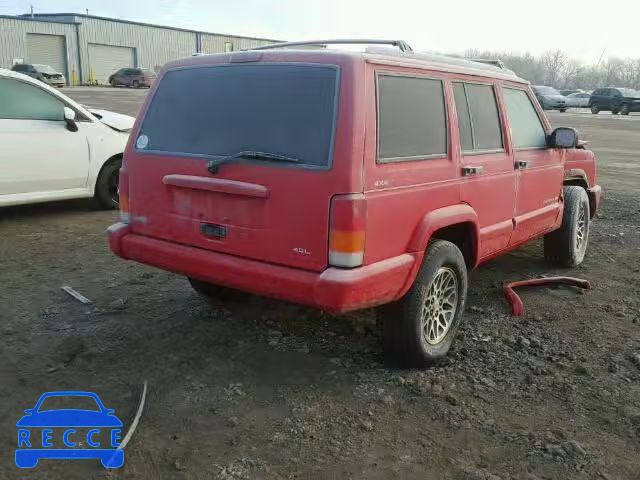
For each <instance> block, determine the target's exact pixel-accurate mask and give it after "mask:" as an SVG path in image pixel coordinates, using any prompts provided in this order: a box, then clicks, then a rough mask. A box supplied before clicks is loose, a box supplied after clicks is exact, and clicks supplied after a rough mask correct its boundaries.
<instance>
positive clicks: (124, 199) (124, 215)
mask: <svg viewBox="0 0 640 480" xmlns="http://www.w3.org/2000/svg"><path fill="white" fill-rule="evenodd" d="M118 204H119V206H120V221H121V222H124V223H129V221H130V219H131V217H130V215H129V175H128V174H127V171H126V170H125V169H124V166H123V167H121V168H120V178H119V179H118Z"/></svg>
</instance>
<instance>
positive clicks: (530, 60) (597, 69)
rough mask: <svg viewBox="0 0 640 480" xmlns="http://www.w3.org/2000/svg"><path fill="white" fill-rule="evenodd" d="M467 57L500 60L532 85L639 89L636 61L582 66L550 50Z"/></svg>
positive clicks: (470, 54) (475, 51) (639, 65)
mask: <svg viewBox="0 0 640 480" xmlns="http://www.w3.org/2000/svg"><path fill="white" fill-rule="evenodd" d="M464 56H465V57H467V58H488V59H500V60H502V61H503V62H504V63H505V65H506V66H507V67H508V68H510V69H511V70H513V71H514V72H516V73H517V74H518V75H519V76H521V77H523V78H526V79H527V80H529V81H530V82H531V83H533V84H544V85H550V86H553V87H556V88H559V89H570V88H582V89H589V90H590V89H594V88H597V87H603V86H616V87H628V88H635V89H640V58H636V59H619V58H610V59H608V60H605V61H603V62H600V63H599V64H598V65H585V64H584V63H582V62H580V61H578V60H576V59H573V58H570V57H569V56H568V55H567V54H566V53H565V52H563V51H562V50H550V51H547V52H545V53H543V54H542V55H539V56H534V55H532V54H531V53H523V54H520V53H510V52H492V51H482V50H478V49H475V48H474V49H468V50H467V51H465V52H464Z"/></svg>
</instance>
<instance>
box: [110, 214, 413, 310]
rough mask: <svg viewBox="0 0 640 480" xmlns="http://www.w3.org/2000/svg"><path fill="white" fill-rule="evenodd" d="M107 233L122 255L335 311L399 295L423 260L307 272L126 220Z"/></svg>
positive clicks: (395, 259) (408, 256) (408, 257)
mask: <svg viewBox="0 0 640 480" xmlns="http://www.w3.org/2000/svg"><path fill="white" fill-rule="evenodd" d="M107 236H108V240H109V247H110V248H111V250H112V251H113V252H114V253H115V254H116V255H118V256H120V257H122V258H125V259H128V260H136V261H138V262H141V263H145V264H147V265H152V266H154V267H158V268H162V269H164V270H169V271H171V272H175V273H179V274H182V275H186V276H188V277H194V278H197V279H199V280H203V281H206V282H211V283H214V284H218V285H224V286H227V287H231V288H236V289H238V290H243V291H248V292H252V293H256V294H259V295H264V296H268V297H274V298H279V299H282V300H287V301H290V302H293V303H299V304H303V305H309V306H312V307H316V308H321V309H323V310H328V311H331V312H336V313H339V312H347V311H350V310H358V309H361V308H368V307H373V306H376V305H381V304H384V303H388V302H390V301H393V300H396V299H398V298H400V297H401V296H402V295H404V293H405V292H406V291H407V290H408V288H409V286H410V285H411V282H412V280H413V277H414V276H415V273H416V268H415V267H416V265H419V264H420V262H421V260H422V259H421V258H418V257H419V256H420V254H418V253H415V254H409V253H405V254H403V255H400V256H398V257H393V258H389V259H386V260H383V261H381V262H377V263H373V264H371V265H366V266H364V267H359V268H354V269H349V270H347V269H341V268H327V269H326V270H324V271H323V272H310V271H307V270H300V269H297V268H290V267H284V266H280V265H273V264H270V263H265V262H260V261H256V260H250V259H246V258H242V257H236V256H233V255H227V254H224V253H219V252H212V251H209V250H204V249H201V248H196V247H190V246H187V245H181V244H177V243H173V242H168V241H165V240H159V239H157V238H151V237H146V236H143V235H137V234H135V233H132V232H131V231H130V229H129V226H128V225H127V224H124V223H116V224H114V225H112V226H111V227H109V229H108V230H107Z"/></svg>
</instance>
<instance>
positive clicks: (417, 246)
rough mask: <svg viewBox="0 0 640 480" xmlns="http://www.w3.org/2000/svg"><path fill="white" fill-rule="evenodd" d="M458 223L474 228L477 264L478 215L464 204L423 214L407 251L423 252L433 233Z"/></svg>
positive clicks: (470, 266) (472, 266)
mask: <svg viewBox="0 0 640 480" xmlns="http://www.w3.org/2000/svg"><path fill="white" fill-rule="evenodd" d="M458 223H471V224H472V225H473V226H474V229H475V236H476V237H475V240H476V242H475V249H476V251H475V258H476V262H475V263H476V264H477V258H478V255H477V254H478V239H479V238H480V231H479V227H478V215H477V214H476V211H475V210H474V209H473V208H472V207H471V206H470V205H468V204H466V203H460V204H457V205H450V206H448V207H442V208H438V209H436V210H432V211H431V212H429V213H427V214H425V215H424V216H423V217H422V220H421V221H420V223H419V224H418V226H417V227H416V229H415V230H414V232H413V235H412V236H411V239H410V240H409V245H408V247H407V251H408V252H424V251H425V250H426V248H427V245H428V244H429V241H430V240H431V236H432V235H433V233H434V232H436V231H437V230H440V229H441V228H444V227H449V226H451V225H456V224H458ZM475 266H476V265H469V268H474V267H475Z"/></svg>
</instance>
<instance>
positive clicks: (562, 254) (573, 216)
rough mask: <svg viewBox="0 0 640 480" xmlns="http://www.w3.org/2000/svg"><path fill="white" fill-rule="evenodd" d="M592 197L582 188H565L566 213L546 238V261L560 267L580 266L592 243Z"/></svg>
mask: <svg viewBox="0 0 640 480" xmlns="http://www.w3.org/2000/svg"><path fill="white" fill-rule="evenodd" d="M590 217H591V215H590V209H589V196H588V195H587V192H586V191H585V189H584V188H582V187H577V186H568V187H564V213H563V216H562V225H561V226H560V228H559V229H557V230H554V231H553V232H551V233H547V234H546V235H545V236H544V259H545V260H546V261H547V263H549V264H550V265H554V266H558V267H577V266H578V265H580V264H581V263H582V261H583V260H584V256H585V254H586V252H587V244H588V243H589V219H590Z"/></svg>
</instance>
